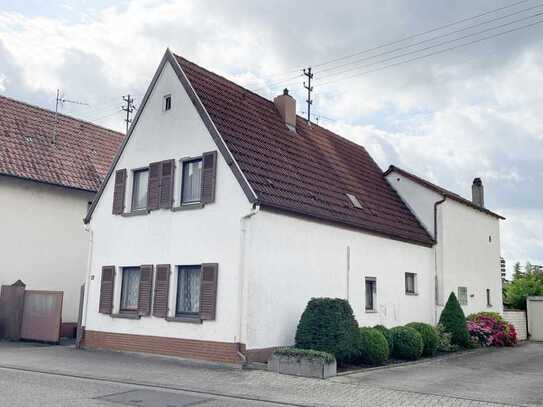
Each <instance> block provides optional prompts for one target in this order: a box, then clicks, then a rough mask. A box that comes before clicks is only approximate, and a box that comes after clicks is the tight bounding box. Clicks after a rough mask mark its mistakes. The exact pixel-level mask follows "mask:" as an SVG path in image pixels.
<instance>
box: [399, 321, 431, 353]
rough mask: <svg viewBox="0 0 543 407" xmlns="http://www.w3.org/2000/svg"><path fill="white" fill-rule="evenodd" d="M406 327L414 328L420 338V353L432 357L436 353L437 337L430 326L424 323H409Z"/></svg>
mask: <svg viewBox="0 0 543 407" xmlns="http://www.w3.org/2000/svg"><path fill="white" fill-rule="evenodd" d="M406 326H408V327H411V328H415V329H416V330H417V331H418V333H419V334H420V335H421V336H422V341H423V342H424V349H423V351H422V354H423V355H425V356H432V355H433V354H434V353H436V350H437V345H438V343H439V335H438V334H437V331H436V329H435V328H434V327H433V326H432V325H430V324H425V323H424V322H411V323H409V324H407V325H406Z"/></svg>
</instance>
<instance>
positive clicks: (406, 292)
mask: <svg viewBox="0 0 543 407" xmlns="http://www.w3.org/2000/svg"><path fill="white" fill-rule="evenodd" d="M408 275H410V276H413V291H407V276H408ZM417 280H418V276H417V273H411V272H406V273H405V274H404V284H405V294H406V295H417V294H418V293H419V291H418V284H417Z"/></svg>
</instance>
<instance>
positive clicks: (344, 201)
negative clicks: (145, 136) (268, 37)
mask: <svg viewBox="0 0 543 407" xmlns="http://www.w3.org/2000/svg"><path fill="white" fill-rule="evenodd" d="M166 62H170V63H171V64H172V66H173V68H174V70H175V71H176V74H177V76H178V78H179V80H180V81H181V83H182V85H183V86H184V88H185V90H186V91H187V93H188V95H189V97H190V98H191V100H192V101H193V103H194V105H195V107H196V109H197V111H198V113H199V114H200V116H201V117H202V120H203V121H204V123H205V125H206V127H207V128H208V130H209V131H210V134H211V136H212V137H213V139H214V140H215V142H216V143H217V146H218V148H219V150H220V152H221V154H222V155H223V156H224V158H225V160H226V162H227V164H228V165H229V166H230V168H231V169H232V171H233V173H234V175H235V176H236V178H237V179H238V181H239V182H240V185H241V186H242V188H243V190H244V192H245V193H246V195H247V197H248V199H249V200H250V202H253V203H255V204H259V205H260V206H261V207H263V208H268V209H274V210H278V211H282V212H289V213H293V214H298V215H302V216H308V217H312V218H317V219H320V220H323V221H327V222H332V223H334V224H341V225H344V226H348V227H354V228H357V229H361V230H364V231H367V232H370V233H374V234H378V235H381V236H386V237H389V238H393V239H396V240H403V241H408V242H412V243H417V244H421V245H425V246H431V245H433V244H434V241H433V239H432V238H431V236H430V235H429V234H428V232H427V231H426V230H425V229H424V227H423V226H422V225H421V224H420V223H419V221H418V220H417V218H416V217H415V216H414V215H413V214H412V213H411V211H410V210H409V209H408V208H407V206H406V205H405V204H404V203H403V201H402V200H401V199H400V197H399V196H398V194H397V193H396V192H395V191H394V189H393V188H392V187H391V186H390V185H389V184H388V182H387V181H386V179H385V177H384V176H383V172H382V171H381V169H380V168H379V167H378V166H377V164H376V163H375V162H374V161H373V159H372V158H371V157H370V155H369V154H368V152H367V151H366V150H365V149H364V147H362V146H360V145H358V144H355V143H353V142H351V141H348V140H346V139H344V138H342V137H340V136H338V135H337V134H334V133H333V132H331V131H329V130H327V129H325V128H323V127H320V126H318V125H316V124H308V123H307V122H306V121H305V120H304V119H303V118H301V117H297V123H296V134H293V132H291V131H289V130H288V128H287V127H286V125H285V123H284V121H283V119H282V118H281V116H280V114H279V112H278V111H277V109H276V107H275V104H274V103H273V102H272V101H270V100H268V99H265V98H263V97H262V96H259V95H257V94H255V93H253V92H251V91H249V90H247V89H244V88H242V87H241V86H239V85H236V84H235V83H233V82H231V81H229V80H227V79H225V78H223V77H221V76H219V75H217V74H214V73H212V72H210V71H208V70H206V69H204V68H201V67H200V66H198V65H196V64H194V63H192V62H189V61H187V60H186V59H184V58H182V57H179V56H174V55H173V54H172V53H171V52H170V51H169V50H167V51H166V53H165V55H164V58H163V59H162V62H161V65H160V66H159V68H158V70H157V72H156V74H155V77H154V78H153V80H152V81H151V85H150V86H149V89H148V90H147V93H146V95H145V96H144V98H143V101H142V104H141V106H140V109H139V110H138V113H137V114H136V117H135V118H134V121H133V123H132V125H131V128H130V130H129V133H128V138H127V139H126V140H125V144H126V143H127V142H128V139H129V137H130V135H131V133H132V130H133V129H134V128H135V126H136V124H137V121H138V119H139V114H140V113H141V112H142V111H143V109H144V105H145V102H146V100H147V98H148V97H149V95H150V91H151V90H152V88H153V86H154V84H155V83H156V81H157V78H158V74H159V73H160V71H161V70H162V68H163V66H164V64H165V63H166ZM125 144H124V145H125ZM124 145H123V147H121V150H120V151H119V155H118V157H117V158H116V160H115V162H116V161H117V160H118V159H119V157H120V155H121V154H122V150H123V149H124ZM115 162H114V164H113V166H112V167H111V169H110V172H109V173H108V178H109V177H111V174H112V172H113V169H114V166H115ZM104 187H105V183H104V184H103V186H102V190H103V188H104ZM102 190H101V191H100V192H99V195H100V194H101V192H102ZM347 194H351V195H354V196H355V197H356V198H358V200H359V201H360V203H361V205H362V208H361V209H358V208H355V207H354V206H353V203H352V200H351V199H350V198H349V197H348V196H347ZM97 202H98V199H95V201H94V203H93V205H92V206H91V208H90V210H89V213H88V215H87V217H86V219H85V221H86V222H88V221H90V218H91V216H92V213H93V211H94V208H95V207H96V204H97Z"/></svg>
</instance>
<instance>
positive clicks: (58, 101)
mask: <svg viewBox="0 0 543 407" xmlns="http://www.w3.org/2000/svg"><path fill="white" fill-rule="evenodd" d="M64 103H73V104H75V105H82V106H88V105H89V104H88V103H85V102H80V101H78V100H70V99H66V98H65V97H64V95H63V94H62V92H61V91H60V89H57V99H56V103H55V126H54V130H53V144H56V142H57V128H58V106H59V104H60V105H62V106H64Z"/></svg>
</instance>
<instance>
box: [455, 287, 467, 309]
mask: <svg viewBox="0 0 543 407" xmlns="http://www.w3.org/2000/svg"><path fill="white" fill-rule="evenodd" d="M460 289H465V290H466V301H465V302H463V301H462V297H461V296H460ZM456 295H457V296H458V302H459V303H460V305H468V287H466V286H458V288H457V290H456Z"/></svg>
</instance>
